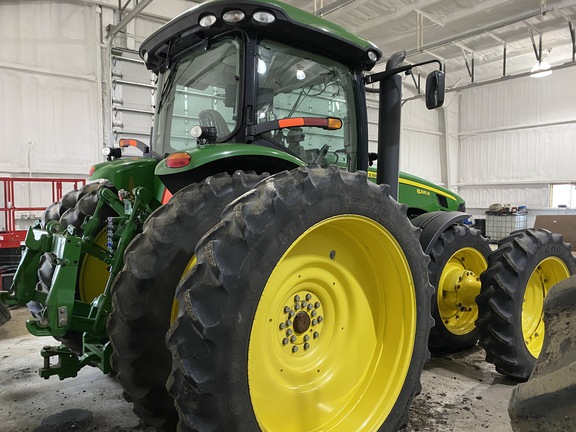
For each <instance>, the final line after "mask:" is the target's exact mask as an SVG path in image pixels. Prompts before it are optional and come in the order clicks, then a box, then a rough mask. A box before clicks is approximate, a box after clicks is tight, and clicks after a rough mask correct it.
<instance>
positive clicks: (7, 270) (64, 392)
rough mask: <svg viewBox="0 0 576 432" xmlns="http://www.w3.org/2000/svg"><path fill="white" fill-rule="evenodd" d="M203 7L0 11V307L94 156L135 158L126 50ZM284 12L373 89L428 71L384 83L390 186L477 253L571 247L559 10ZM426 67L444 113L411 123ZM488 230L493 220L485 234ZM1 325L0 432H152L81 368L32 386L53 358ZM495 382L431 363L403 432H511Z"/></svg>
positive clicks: (535, 4) (142, 127)
mask: <svg viewBox="0 0 576 432" xmlns="http://www.w3.org/2000/svg"><path fill="white" fill-rule="evenodd" d="M254 1H256V0H254ZM266 1H268V0H266ZM270 2H272V3H274V1H273V0H270ZM204 3H205V2H204V1H186V0H32V1H30V0H4V1H0V118H2V119H3V121H2V127H0V155H1V157H0V182H1V183H2V186H3V191H2V188H0V291H6V290H7V289H8V288H9V284H11V283H12V278H13V277H14V270H15V269H16V264H15V263H17V261H13V262H11V265H9V266H7V267H3V264H4V263H3V262H2V258H3V257H4V255H3V252H2V251H3V248H9V249H10V250H12V251H14V250H18V259H19V253H20V250H19V248H20V243H21V242H22V241H24V239H25V236H26V235H27V232H28V231H27V230H28V229H29V228H30V227H31V226H33V224H34V223H35V222H36V221H37V220H38V219H40V218H44V217H45V212H44V209H45V208H46V207H47V206H48V205H49V204H50V203H52V202H53V201H59V200H60V199H61V198H62V197H63V196H65V194H66V193H67V192H69V191H70V190H71V189H79V188H81V187H82V186H83V185H84V184H85V183H86V179H88V178H89V177H90V175H91V174H92V173H89V169H90V167H93V166H94V165H96V164H99V163H101V162H103V161H105V160H106V157H105V156H103V154H102V150H103V149H106V148H116V149H118V148H119V145H120V140H122V139H137V140H139V141H141V142H142V143H143V144H144V145H150V142H151V137H152V136H153V134H152V127H153V125H154V121H155V119H154V117H155V110H157V109H159V108H158V106H157V104H158V99H157V97H158V91H159V90H158V82H159V81H158V76H157V75H156V74H155V73H154V71H151V70H150V67H149V68H148V69H147V68H146V61H147V60H146V61H145V60H144V59H143V58H141V56H140V54H139V50H140V49H141V47H142V44H143V42H144V41H145V40H147V38H148V37H149V36H150V35H151V34H154V32H157V31H158V30H159V29H160V28H162V26H163V25H165V24H166V23H167V22H169V21H170V20H171V19H173V18H174V17H177V16H179V15H181V14H185V13H186V11H188V10H189V9H190V8H193V7H198V6H201V5H203V4H204ZM221 3H223V4H226V3H227V2H221ZM228 3H232V2H228ZM233 3H234V4H240V3H245V4H251V3H253V0H246V1H245V2H242V1H238V2H236V1H235V2H233ZM284 3H286V4H288V5H290V6H293V7H296V8H298V9H301V10H303V11H305V12H307V13H309V14H311V15H314V16H315V17H317V18H322V19H325V20H327V21H329V22H331V23H334V24H337V25H339V26H341V27H342V28H344V29H345V30H347V31H348V32H350V33H353V34H356V35H358V36H359V37H360V38H363V39H366V40H368V41H370V42H372V43H374V44H375V45H376V46H377V47H378V48H379V49H380V50H381V52H382V57H381V58H380V59H379V60H378V62H377V63H376V64H375V66H374V67H373V68H372V69H371V70H370V71H365V73H366V74H377V73H382V72H385V70H386V61H387V60H388V59H390V58H391V57H392V56H393V55H394V54H395V53H397V52H399V51H402V50H404V51H405V54H406V56H405V60H404V63H402V64H407V63H411V64H416V63H423V62H427V61H428V60H437V63H433V64H426V65H422V66H418V67H415V68H413V69H411V70H410V71H411V73H410V74H401V77H402V84H401V88H402V91H403V99H402V104H401V106H402V111H401V112H402V116H401V128H400V129H401V136H400V143H401V144H400V148H401V150H400V154H399V168H400V170H401V171H403V172H408V173H411V174H413V175H416V176H418V177H419V178H423V179H426V180H428V181H430V182H432V183H434V184H436V185H437V187H438V188H439V189H441V190H442V191H444V192H442V193H444V194H445V195H446V196H450V194H451V193H453V194H457V195H458V196H460V197H462V199H463V200H464V201H465V202H466V212H467V214H468V215H469V218H468V219H467V220H466V223H468V224H472V226H473V227H476V228H478V229H480V230H481V232H482V234H483V235H484V236H486V237H487V238H490V240H491V244H490V247H491V248H492V250H496V249H497V248H498V247H499V244H498V243H497V242H498V241H501V240H502V239H503V238H505V237H506V238H507V236H508V234H510V233H511V232H512V231H514V230H516V229H520V228H527V229H532V228H546V229H549V230H552V231H555V232H560V233H561V234H562V235H563V239H564V240H563V241H565V242H571V243H572V244H573V245H574V244H576V171H575V170H574V166H575V163H576V146H575V145H574V142H575V141H576V108H575V106H576V105H575V104H574V101H575V100H576V27H575V26H576V0H284ZM224 8H226V6H224ZM182 16H183V15H182ZM326 31H327V32H328V31H329V30H326ZM334 43H336V42H334ZM206 46H207V50H208V49H209V44H208V43H206ZM168 51H169V50H168ZM438 64H440V65H441V66H442V69H443V71H444V73H445V85H446V87H445V100H444V104H443V106H442V107H440V108H438V109H435V110H428V109H426V106H425V104H424V99H425V97H426V95H425V81H426V78H427V77H428V76H429V75H431V74H433V72H434V71H435V70H436V69H437V68H438V66H437V65H438ZM167 68H169V66H167ZM367 88H368V90H370V89H371V90H374V92H368V93H367V94H366V106H367V111H366V116H367V132H366V139H367V142H368V144H367V146H368V151H369V152H371V153H376V152H379V149H380V147H379V145H380V144H379V142H378V141H379V136H378V129H379V123H380V118H379V107H380V105H379V100H378V95H377V89H378V88H379V86H378V85H375V84H374V85H367ZM291 112H293V110H292V111H291ZM309 113H310V115H312V114H311V113H312V104H310V109H309ZM301 115H305V114H301ZM190 133H192V132H191V130H190ZM208 142H209V141H208ZM118 151H120V150H118ZM122 152H123V157H124V158H126V159H129V158H131V157H140V156H141V155H142V153H141V150H138V149H136V148H134V147H128V148H123V149H122ZM367 157H368V156H367ZM337 159H338V158H337V157H336V160H337ZM108 160H110V159H108ZM318 160H319V159H318ZM315 161H316V159H315ZM371 162H372V160H371ZM377 166H378V163H377V161H376V163H375V166H374V168H377ZM374 178H376V174H374ZM431 190H434V191H436V192H437V191H438V189H431ZM418 193H422V194H426V193H428V195H429V192H426V191H421V190H420V192H418ZM494 206H499V207H494ZM510 209H512V212H511V213H510V212H509V211H510ZM520 209H527V211H520ZM444 210H446V209H444ZM449 210H457V209H456V208H454V209H449ZM458 210H460V208H458ZM494 210H496V212H495V211H494ZM517 210H518V213H517V215H518V216H517V218H516V219H514V220H515V221H520V222H521V223H520V225H510V226H508V225H507V226H506V227H505V228H504V231H502V232H500V231H498V232H497V231H494V227H493V226H492V227H491V226H489V225H490V224H500V223H501V222H502V221H503V219H502V217H500V216H502V215H506V216H508V217H509V218H511V217H512V216H509V215H510V214H516V211H517ZM219 211H220V212H221V211H222V209H220V210H219ZM503 212H504V213H503ZM495 213H499V214H498V217H497V218H496V219H490V217H491V216H493V215H494V214H495ZM560 218H564V219H560ZM494 221H496V222H494ZM515 223H516V222H515ZM487 225H488V226H487ZM42 227H43V229H44V228H45V226H44V225H43V226H42ZM64 228H65V227H64ZM499 228H501V227H500V226H499ZM491 229H492V231H490V230H491ZM30 232H31V231H30ZM366 232H367V233H372V231H366ZM438 238H439V236H436V237H434V239H435V240H438ZM546 241H548V240H546ZM555 241H556V240H555ZM559 241H560V242H562V238H560V240H559ZM194 243H195V241H194ZM486 244H488V243H487V242H486ZM27 245H28V244H27ZM482 247H484V246H481V248H482ZM567 247H568V248H569V245H568V246H567ZM568 250H570V249H568ZM572 250H576V249H575V248H574V247H573V249H572ZM84 252H85V251H83V253H84ZM425 252H426V254H428V252H427V251H425ZM287 253H288V252H287ZM431 253H432V255H433V253H434V252H431ZM495 254H496V253H495ZM454 256H456V253H454ZM471 256H472V257H474V253H472V255H471ZM466 257H468V258H469V257H470V255H466ZM331 259H333V257H331ZM494 259H496V258H494ZM559 260H560V258H558V259H556V258H555V259H553V260H551V262H552V264H550V265H552V267H553V266H554V265H555V264H554V263H556V262H557V261H559ZM55 262H57V264H54V265H58V266H60V265H61V263H58V261H57V260H56V261H55ZM542 262H544V263H546V262H548V263H550V260H549V261H546V259H544V260H543V261H542ZM108 264H109V263H108ZM433 264H434V258H433ZM513 264H514V263H513ZM513 264H511V265H512V266H513ZM189 265H190V266H191V264H189ZM571 266H572V264H571V263H570V264H566V265H565V266H564V267H562V269H563V270H562V271H564V270H565V271H566V276H569V275H572V274H574V272H575V271H576V264H574V271H572V267H571ZM39 267H40V268H41V267H42V264H39ZM536 267H537V268H538V269H540V267H541V266H540V265H538V266H536ZM544 267H545V268H546V266H545V265H544ZM190 268H191V267H190ZM190 268H189V267H186V270H187V271H188V270H190ZM554 268H555V267H554ZM40 270H41V269H40ZM40 270H39V271H40ZM557 273H558V271H556V273H555V277H556V276H558V274H557ZM560 273H562V272H560ZM562 274H563V273H562ZM479 275H480V274H479V273H478V276H479ZM50 277H52V276H50ZM558 278H559V279H563V277H558ZM40 279H42V276H40ZM545 279H546V278H545V277H544V276H543V277H542V280H543V281H544V280H545ZM442 280H444V279H442ZM477 281H480V278H479V277H478V278H477ZM545 282H546V283H547V281H545ZM483 283H484V280H483ZM543 283H544V282H543ZM477 284H478V286H479V284H480V282H478V283H477ZM433 285H434V284H433ZM458 287H459V286H458ZM458 289H459V288H458ZM548 289H549V288H546V289H545V291H544V295H546V294H547V292H548ZM575 289H576V288H575ZM478 290H479V288H478ZM478 292H479V291H478ZM544 295H543V296H542V298H541V300H540V302H541V303H543V302H544ZM471 298H472V300H470V301H471V302H474V298H473V297H471ZM0 299H2V297H1V296H0ZM298 301H299V300H298ZM298 301H297V302H296V304H297V305H298ZM521 301H526V300H525V299H521ZM310 305H311V304H310ZM458 305H459V306H458V307H459V308H462V304H460V303H458ZM0 306H1V302H0ZM439 307H440V306H439ZM520 307H521V306H520ZM440 308H441V307H440ZM10 310H11V313H12V318H13V319H12V320H11V321H10V322H8V323H6V324H4V325H2V326H1V327H0V351H2V354H3V355H2V357H1V358H2V360H0V370H1V371H2V375H3V378H2V380H1V381H0V405H1V406H2V410H1V412H0V423H2V424H4V425H5V426H0V430H6V431H9V432H11V431H24V430H30V431H35V432H49V431H60V430H75V429H78V430H87V431H88V430H93V431H114V432H123V431H136V430H142V431H147V432H154V431H156V430H169V429H162V428H161V427H158V428H157V424H155V423H154V422H146V421H144V420H142V418H143V417H142V415H140V414H138V415H136V414H134V413H133V412H132V409H133V408H132V405H131V403H129V402H127V401H125V400H124V398H123V396H122V393H123V391H124V390H125V389H124V390H123V389H122V387H121V386H120V384H118V382H117V381H116V380H114V379H113V378H110V377H109V376H104V375H103V374H102V373H101V372H100V371H99V370H98V369H97V368H90V367H88V368H84V369H82V371H81V372H80V373H79V377H78V378H74V379H71V380H64V381H58V380H57V379H56V378H52V379H50V380H46V381H45V380H41V379H40V378H38V377H37V376H36V375H37V374H36V368H37V367H38V366H41V365H40V362H41V361H42V359H41V357H40V356H38V351H39V350H40V349H41V348H42V346H44V345H45V344H50V343H52V342H53V340H52V338H50V339H49V340H48V339H47V338H36V337H34V336H31V335H29V334H28V332H27V331H26V327H25V324H24V322H25V321H26V319H27V318H28V316H29V312H28V309H27V308H26V307H23V308H11V309H10ZM462 310H464V308H462ZM470 310H472V309H470ZM0 312H1V310H0ZM440 315H441V317H442V318H444V316H443V315H442V314H441V313H440ZM539 319H540V318H539ZM0 321H2V319H1V314H0ZM270 321H272V319H271V320H270ZM171 322H172V321H171ZM446 323H448V320H446ZM294 325H296V324H294ZM308 325H310V324H306V325H305V327H306V329H308ZM535 325H536V324H535ZM538 325H539V324H538ZM547 325H548V324H547ZM542 326H543V324H542ZM574 327H575V328H576V326H574ZM282 328H283V327H282ZM542 328H543V327H539V329H540V330H538V331H541V330H542ZM342 329H344V327H342ZM536 336H538V333H536ZM526 338H527V339H528V337H526ZM286 340H287V341H288V339H286ZM574 341H575V342H576V337H574ZM475 342H476V341H475ZM545 343H546V342H545ZM526 344H527V345H529V343H528V342H526ZM540 344H541V342H540ZM540 348H541V345H540ZM432 351H433V350H432ZM570 355H571V354H566V356H567V358H571V357H570ZM492 363H493V362H492ZM44 364H45V365H46V363H44ZM48 364H50V363H49V362H48ZM496 369H498V365H497V366H496ZM496 369H495V368H494V366H493V365H492V364H491V363H490V362H486V361H485V353H484V351H483V349H482V348H480V347H476V348H473V349H471V350H468V351H465V352H464V353H454V352H448V353H447V354H446V355H444V356H438V357H437V356H435V355H434V356H433V357H432V360H430V361H429V362H428V363H427V364H426V365H424V372H423V374H422V385H423V389H422V393H421V394H420V395H419V396H416V397H415V399H414V401H413V403H412V408H411V409H410V411H409V422H408V426H407V428H406V429H404V430H407V431H409V432H412V431H414V432H415V431H430V432H448V431H463V430H469V431H480V430H485V429H487V430H491V431H495V432H511V431H513V430H514V431H519V430H522V431H524V430H526V431H528V430H529V429H524V427H525V426H514V425H511V423H510V419H509V415H508V403H509V399H510V395H511V394H512V392H513V391H514V388H515V386H516V384H517V381H514V380H512V379H510V378H508V377H506V376H502V375H500V374H499V372H498V371H497V370H496ZM318 372H320V369H318ZM523 378H524V379H527V376H524V377H523ZM120 381H121V380H120ZM573 381H574V379H573ZM142 391H144V390H142ZM572 391H573V389H572ZM128 393H130V392H128ZM47 395H50V396H47ZM130 398H131V396H130V395H128V396H127V399H128V400H131V399H130ZM231 403H232V402H231ZM135 410H136V411H138V408H135ZM303 412H306V410H304V411H303ZM256 417H258V422H259V423H258V424H259V425H260V428H261V429H262V430H274V432H277V431H276V430H275V429H274V428H268V429H266V428H265V427H264V426H262V424H263V422H262V421H261V420H260V417H259V414H256ZM575 422H576V418H575V417H573V416H570V418H569V417H568V416H567V417H566V420H565V421H564V423H563V424H562V425H559V424H554V426H552V424H550V425H549V428H548V429H534V430H550V431H552V430H554V431H556V430H558V431H560V430H566V431H573V430H576V423H575ZM264 423H265V422H264ZM182 424H184V423H182ZM272 424H276V425H277V424H278V423H272ZM294 424H297V423H294ZM188 426H189V425H188ZM186 427H187V426H182V425H181V428H182V430H196V429H187V428H186ZM382 427H383V428H382V429H379V428H377V427H374V425H372V427H367V428H366V429H363V428H360V429H359V430H386V431H388V430H394V429H393V428H390V426H389V425H388V424H387V423H385V425H384V426H382ZM562 428H564V429H562ZM198 430H231V431H232V430H237V429H235V426H229V427H228V426H226V427H225V428H224V429H218V428H216V429H209V428H208V426H206V429H201V428H200V429H198ZM245 430H251V429H249V428H248V429H245ZM302 430H305V429H302ZM314 430H346V429H338V428H337V427H335V428H334V429H328V428H326V429H323V428H322V427H319V428H318V429H314ZM530 430H532V429H530Z"/></svg>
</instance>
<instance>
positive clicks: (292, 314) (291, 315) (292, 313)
mask: <svg viewBox="0 0 576 432" xmlns="http://www.w3.org/2000/svg"><path fill="white" fill-rule="evenodd" d="M288 315H290V318H292V317H293V316H294V315H295V313H294V311H293V310H291V311H290V313H289V314H288Z"/></svg>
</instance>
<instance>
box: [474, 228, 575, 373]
mask: <svg viewBox="0 0 576 432" xmlns="http://www.w3.org/2000/svg"><path fill="white" fill-rule="evenodd" d="M575 273H576V260H574V257H573V256H572V252H571V250H570V246H569V245H568V244H567V243H564V242H563V239H562V236H561V235H560V234H553V233H551V232H550V231H547V230H544V229H527V230H521V231H516V232H514V233H512V234H511V235H510V236H508V237H506V238H504V239H502V240H500V242H499V243H498V249H497V250H496V251H495V252H493V253H492V254H491V255H490V256H489V257H488V270H486V271H485V272H484V273H483V274H482V276H481V277H480V279H481V281H482V289H481V291H480V295H479V296H478V297H477V298H476V301H477V303H478V321H476V325H477V326H478V328H479V330H480V342H479V344H480V345H481V346H482V348H484V349H485V350H486V361H488V362H490V363H492V364H494V366H495V367H496V370H497V371H498V372H500V373H502V374H505V375H509V376H511V377H513V378H516V379H518V380H522V381H525V380H527V379H528V377H529V376H530V373H531V372H532V369H533V368H534V365H535V364H536V360H537V358H538V356H539V355H540V351H541V350H542V344H543V341H544V320H543V307H544V298H545V297H546V295H547V293H548V291H549V290H550V288H551V287H552V286H553V285H555V284H556V283H558V282H560V281H562V280H564V279H566V278H568V277H569V276H570V275H573V274H575Z"/></svg>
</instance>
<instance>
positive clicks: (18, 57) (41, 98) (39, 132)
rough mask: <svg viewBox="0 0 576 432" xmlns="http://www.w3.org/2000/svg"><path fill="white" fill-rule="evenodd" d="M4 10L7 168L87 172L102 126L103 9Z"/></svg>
mask: <svg viewBox="0 0 576 432" xmlns="http://www.w3.org/2000/svg"><path fill="white" fill-rule="evenodd" d="M0 8H1V13H0V40H1V41H2V44H1V49H0V94H1V97H0V118H1V119H2V127H0V154H1V157H0V173H2V172H4V173H16V174H18V173H30V172H33V173H41V174H62V173H64V174H84V173H86V172H87V171H88V169H89V168H90V166H91V165H92V164H93V163H94V162H95V161H96V159H97V158H98V153H99V148H98V145H97V143H99V142H101V130H102V128H101V124H100V118H101V117H100V109H99V108H100V87H99V82H98V76H99V72H98V70H99V61H100V60H99V53H98V50H97V48H96V47H97V46H98V35H99V30H98V26H99V20H98V15H97V14H96V11H95V7H94V6H86V5H84V4H73V3H68V2H16V3H12V2H4V3H3V4H2V5H1V6H0Z"/></svg>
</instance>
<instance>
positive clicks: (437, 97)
mask: <svg viewBox="0 0 576 432" xmlns="http://www.w3.org/2000/svg"><path fill="white" fill-rule="evenodd" d="M445 89H446V80H445V77H444V72H441V71H439V70H435V71H434V72H432V73H430V74H428V77H426V108H428V109H429V110H431V109H436V108H440V107H441V106H442V105H443V104H444V93H445Z"/></svg>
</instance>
